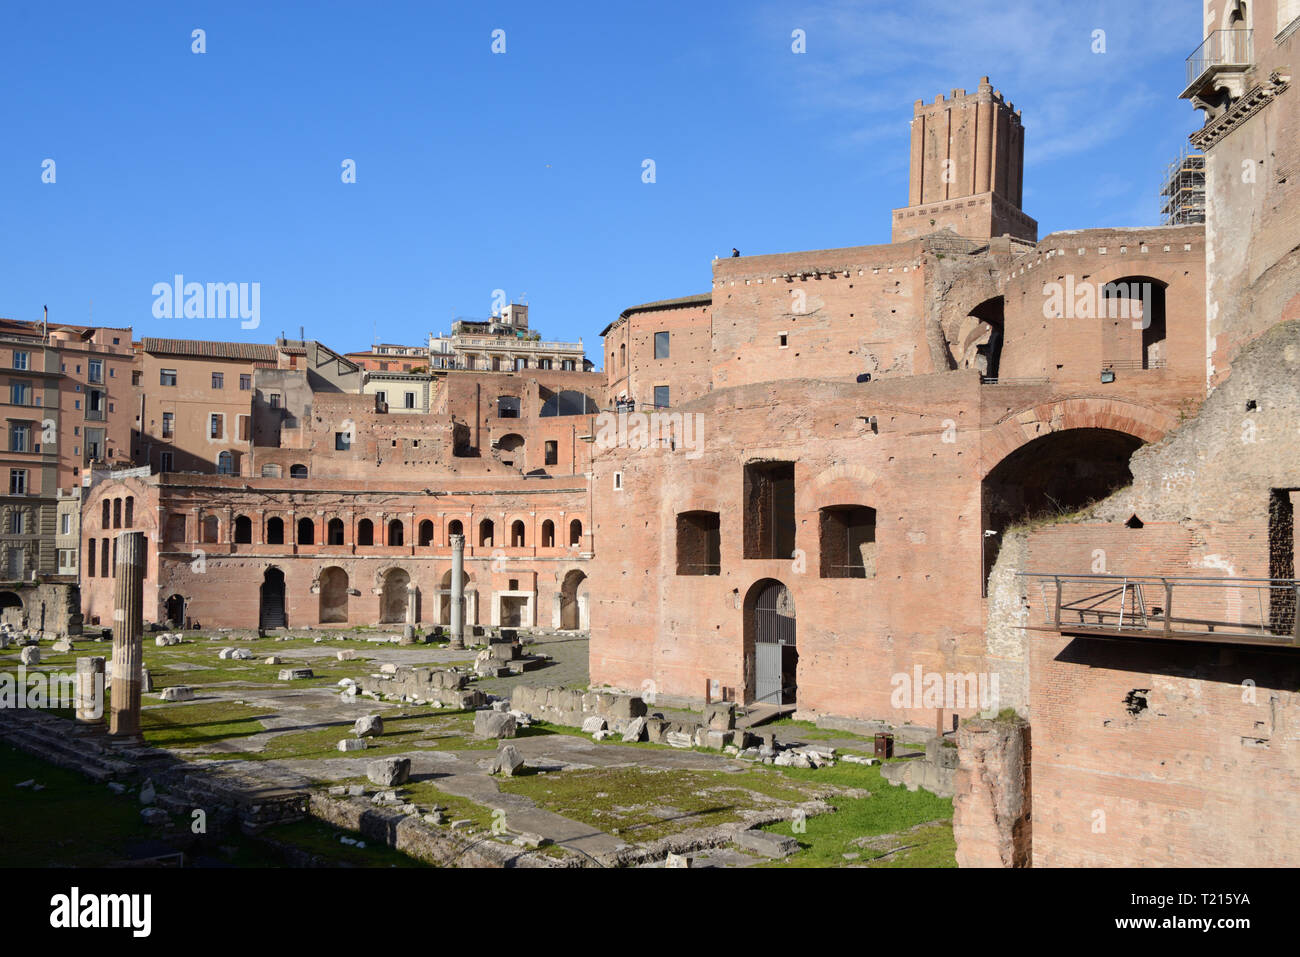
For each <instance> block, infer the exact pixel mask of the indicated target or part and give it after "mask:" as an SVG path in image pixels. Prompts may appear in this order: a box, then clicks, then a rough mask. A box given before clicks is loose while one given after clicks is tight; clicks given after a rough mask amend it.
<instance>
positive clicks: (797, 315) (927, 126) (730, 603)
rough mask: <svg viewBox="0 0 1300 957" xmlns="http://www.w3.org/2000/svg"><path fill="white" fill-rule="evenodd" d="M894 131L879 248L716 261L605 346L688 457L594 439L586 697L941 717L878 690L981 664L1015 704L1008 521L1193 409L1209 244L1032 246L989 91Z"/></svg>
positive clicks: (1197, 234)
mask: <svg viewBox="0 0 1300 957" xmlns="http://www.w3.org/2000/svg"><path fill="white" fill-rule="evenodd" d="M912 129H913V136H912V155H911V190H910V199H911V205H909V206H908V207H905V208H903V209H899V210H896V211H895V212H894V215H893V224H894V226H893V232H894V241H893V242H892V243H890V244H888V245H882V246H862V247H852V248H847V249H828V250H819V251H811V252H797V253H777V254H771V255H761V256H746V257H741V258H731V259H720V260H716V261H715V262H714V264H713V277H712V287H711V290H710V292H709V293H707V294H705V295H698V296H688V297H684V298H678V299H670V300H665V301H661V302H656V303H649V304H647V305H644V306H636V307H633V308H630V309H628V310H625V311H624V313H623V314H622V315H621V316H620V317H619V318H618V320H616V321H615V322H614V323H612V324H611V325H610V326H609V327H608V328H607V329H606V330H605V331H604V332H605V368H606V381H607V388H608V390H609V393H610V396H611V397H612V398H614V399H619V398H623V399H630V400H632V401H634V402H635V403H637V407H638V408H645V407H651V408H655V409H659V410H660V412H659V414H658V418H659V419H663V418H664V417H665V416H664V413H665V412H669V413H670V414H671V416H673V417H677V416H680V417H684V419H685V420H689V421H696V422H698V429H699V432H700V434H701V436H702V441H701V442H699V443H698V448H696V449H691V448H687V447H686V446H685V445H684V444H683V443H681V442H677V443H676V445H677V447H676V448H670V447H667V446H666V444H665V445H660V446H658V447H647V448H643V447H635V446H637V445H638V444H639V445H645V444H646V443H634V442H629V443H624V444H617V443H616V444H614V445H613V447H610V448H603V447H598V451H597V454H596V457H595V459H594V461H593V488H594V502H595V505H594V508H595V521H596V535H597V542H598V549H599V555H600V558H599V561H598V562H597V563H596V565H595V566H594V567H593V570H592V586H593V596H594V597H593V601H594V602H595V609H596V610H595V612H593V616H592V623H593V632H592V661H591V663H592V677H593V680H596V681H598V682H599V681H603V682H608V683H609V684H612V685H617V686H623V687H633V688H637V687H641V686H642V685H643V683H645V682H647V681H648V682H653V684H654V686H655V687H656V689H657V690H658V692H659V693H661V694H666V695H672V696H678V697H682V698H686V699H703V698H704V697H706V696H709V695H713V694H718V693H721V694H725V695H728V696H730V697H733V698H734V699H735V700H738V701H742V702H756V701H757V702H764V703H770V704H774V705H781V706H787V707H788V706H791V705H794V706H796V707H797V708H798V710H799V712H800V713H801V714H803V715H805V716H808V717H813V716H836V717H844V718H852V719H883V720H889V721H892V722H896V723H901V722H904V721H913V722H918V723H923V724H929V725H930V726H933V725H934V723H935V721H936V717H937V716H936V714H935V710H936V709H934V708H925V707H922V706H921V702H919V701H918V702H909V703H908V706H906V707H904V708H901V709H900V708H899V707H897V706H896V705H895V704H893V703H891V699H892V698H893V690H894V685H893V684H892V682H891V679H892V678H893V676H895V675H897V674H900V673H905V674H911V673H912V672H913V669H914V668H915V667H916V666H918V665H919V666H921V667H922V669H923V670H924V671H925V672H937V673H954V672H956V673H976V672H983V671H985V670H987V668H989V667H993V668H995V669H996V670H998V671H999V678H1000V693H1001V697H1002V700H1003V701H1004V702H1006V703H1008V704H1013V705H1014V704H1021V703H1024V702H1025V701H1026V699H1027V689H1026V687H1025V681H1024V653H1023V651H1022V650H1016V651H1015V652H1013V653H1012V654H1011V655H1010V656H1009V657H1008V659H1007V660H998V661H996V662H993V663H992V664H990V654H989V651H988V649H987V648H986V645H985V640H984V627H983V619H984V607H985V597H984V595H985V590H986V582H987V576H988V572H989V570H990V569H991V568H992V566H993V564H994V562H995V560H996V557H997V554H998V550H999V548H1000V545H1001V538H1002V535H1003V533H1004V531H1005V529H1006V528H1007V527H1009V526H1010V525H1011V524H1012V523H1014V522H1016V521H1018V520H1021V519H1023V518H1025V517H1027V516H1029V515H1033V514H1038V513H1039V512H1041V511H1042V510H1043V509H1044V508H1048V507H1050V508H1051V509H1053V510H1054V511H1056V512H1069V511H1072V510H1074V509H1075V508H1078V507H1080V506H1082V505H1084V504H1086V503H1088V502H1091V501H1094V500H1096V499H1099V498H1102V497H1104V496H1105V495H1106V494H1108V493H1109V492H1111V491H1112V490H1114V489H1116V488H1119V487H1121V486H1123V485H1125V484H1127V482H1128V481H1129V480H1130V475H1129V471H1128V459H1129V456H1130V454H1131V453H1132V452H1133V451H1134V449H1136V448H1137V447H1139V446H1140V445H1142V444H1144V443H1148V442H1152V441H1155V440H1157V439H1159V438H1161V437H1162V436H1164V435H1165V434H1167V433H1168V431H1169V430H1170V429H1171V428H1172V427H1173V426H1174V425H1175V423H1176V422H1177V421H1178V418H1179V416H1180V414H1186V413H1187V412H1188V411H1189V410H1191V409H1194V408H1195V406H1196V404H1197V403H1198V402H1199V401H1200V400H1201V399H1202V398H1203V397H1204V395H1205V389H1206V381H1205V286H1204V261H1205V239H1204V232H1203V230H1202V229H1201V228H1200V227H1196V226H1192V227H1171V228H1148V229H1091V230H1083V231H1077V232H1069V233H1060V234H1054V235H1050V236H1047V237H1045V238H1043V239H1042V240H1037V238H1036V232H1037V226H1036V224H1035V223H1034V221H1033V220H1032V219H1030V218H1029V217H1028V216H1026V215H1025V214H1024V213H1023V212H1022V211H1021V210H1020V208H1019V200H1020V192H1021V188H1020V184H1021V170H1022V156H1023V137H1022V135H1021V126H1020V118H1019V115H1018V114H1017V112H1016V111H1015V110H1014V107H1013V106H1012V104H1010V103H1008V102H1006V100H1005V98H1004V97H1003V96H1002V95H1001V94H1000V93H999V92H998V91H996V90H994V89H993V87H992V86H991V85H990V84H989V82H988V79H987V78H985V79H983V80H981V82H980V85H979V87H978V89H976V90H975V91H974V92H972V93H967V92H965V91H963V90H954V91H952V94H951V96H948V97H943V96H940V97H937V98H936V99H935V101H934V102H933V103H930V104H925V103H922V102H919V101H918V103H917V104H916V107H915V119H914V121H913V127H912ZM673 421H674V422H675V421H676V419H674V420H673ZM778 646H779V647H778ZM715 689H716V690H715ZM973 703H974V702H972V704H973ZM953 710H957V711H961V712H963V713H972V712H973V711H974V708H973V707H967V708H955V709H953Z"/></svg>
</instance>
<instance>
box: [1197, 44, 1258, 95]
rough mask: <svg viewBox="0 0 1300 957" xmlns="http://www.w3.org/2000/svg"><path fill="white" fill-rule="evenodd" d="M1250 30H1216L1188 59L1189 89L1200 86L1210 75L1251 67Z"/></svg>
mask: <svg viewBox="0 0 1300 957" xmlns="http://www.w3.org/2000/svg"><path fill="white" fill-rule="evenodd" d="M1250 50H1251V31H1250V30H1215V31H1214V32H1213V33H1211V34H1210V35H1209V36H1208V37H1206V38H1205V42H1204V43H1202V44H1201V45H1200V46H1199V47H1197V48H1196V50H1195V51H1194V52H1193V53H1192V55H1191V56H1189V57H1188V58H1187V88H1188V89H1189V90H1191V89H1192V88H1193V87H1196V86H1199V85H1200V83H1201V81H1202V80H1204V79H1206V78H1207V77H1208V76H1209V75H1211V74H1213V73H1217V72H1219V71H1221V70H1226V69H1239V70H1245V69H1248V68H1249V67H1250V66H1251V54H1250Z"/></svg>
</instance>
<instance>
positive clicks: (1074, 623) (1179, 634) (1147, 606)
mask: <svg viewBox="0 0 1300 957" xmlns="http://www.w3.org/2000/svg"><path fill="white" fill-rule="evenodd" d="M1025 577H1026V578H1029V579H1031V580H1035V581H1036V582H1037V583H1038V585H1039V588H1038V592H1037V594H1034V593H1033V590H1032V589H1031V594H1030V603H1031V620H1030V627H1031V628H1033V627H1038V628H1040V630H1041V629H1042V628H1043V627H1046V628H1047V629H1049V630H1052V631H1059V632H1060V633H1062V634H1065V635H1095V636H1098V637H1107V636H1109V637H1136V638H1168V639H1177V640H1186V641H1208V642H1224V643H1229V644H1248V645H1265V646H1280V647H1287V648H1291V647H1294V648H1300V620H1298V619H1297V616H1296V607H1297V597H1298V596H1300V581H1297V580H1296V579H1292V578H1198V577H1192V576H1178V575H1165V576H1161V575H1069V576H1067V575H1056V574H1052V573H1037V572H1027V573H1025ZM1033 605H1039V606H1040V607H1039V608H1038V609H1036V610H1035V609H1034V608H1033V607H1032V606H1033Z"/></svg>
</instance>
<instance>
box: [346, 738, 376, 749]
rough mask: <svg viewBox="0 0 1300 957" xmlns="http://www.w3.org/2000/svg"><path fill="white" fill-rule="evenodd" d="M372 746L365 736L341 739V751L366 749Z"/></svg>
mask: <svg viewBox="0 0 1300 957" xmlns="http://www.w3.org/2000/svg"><path fill="white" fill-rule="evenodd" d="M368 747H370V745H369V744H368V743H367V741H366V739H365V738H343V739H342V740H341V741H339V750H340V751H364V750H365V749H366V748H368Z"/></svg>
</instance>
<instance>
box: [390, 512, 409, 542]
mask: <svg viewBox="0 0 1300 957" xmlns="http://www.w3.org/2000/svg"><path fill="white" fill-rule="evenodd" d="M388 544H389V545H404V544H405V527H404V526H403V525H402V520H401V519H400V518H395V519H393V520H392V521H390V522H389V523H388Z"/></svg>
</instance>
